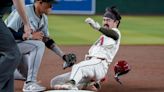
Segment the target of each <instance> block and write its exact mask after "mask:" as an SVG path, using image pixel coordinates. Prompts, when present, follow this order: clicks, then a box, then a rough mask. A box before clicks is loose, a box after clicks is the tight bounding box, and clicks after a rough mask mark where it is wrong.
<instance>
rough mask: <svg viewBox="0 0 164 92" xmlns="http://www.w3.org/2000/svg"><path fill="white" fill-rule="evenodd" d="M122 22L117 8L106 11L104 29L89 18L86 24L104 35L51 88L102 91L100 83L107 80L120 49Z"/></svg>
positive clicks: (52, 83) (52, 82) (57, 78)
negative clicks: (111, 65) (109, 68)
mask: <svg viewBox="0 0 164 92" xmlns="http://www.w3.org/2000/svg"><path fill="white" fill-rule="evenodd" d="M120 20H121V16H120V14H119V13H118V12H117V10H116V8H115V7H111V8H107V9H106V12H105V14H104V16H103V27H101V26H100V25H99V24H98V23H97V22H95V21H94V20H93V19H92V18H87V19H86V20H85V22H86V23H88V24H89V25H90V26H91V27H92V28H94V29H95V30H96V32H101V33H102V35H101V36H100V37H99V39H98V40H97V41H96V42H95V43H94V44H93V45H92V46H91V48H90V49H89V52H88V54H87V55H86V57H85V60H84V61H82V62H80V63H78V64H75V65H74V66H73V67H72V71H71V72H69V73H65V74H62V75H59V76H56V77H54V78H53V79H52V80H51V83H50V85H51V87H52V88H54V89H58V90H63V89H64V90H70V89H71V90H72V89H73V90H77V89H87V90H92V91H97V90H98V89H100V83H102V82H103V81H104V80H105V77H106V74H107V71H108V67H109V65H110V64H111V62H112V60H113V58H114V57H115V55H116V53H117V51H118V49H119V45H120V39H121V34H120V31H119V30H118V27H119V24H120Z"/></svg>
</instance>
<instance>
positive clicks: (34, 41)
mask: <svg viewBox="0 0 164 92" xmlns="http://www.w3.org/2000/svg"><path fill="white" fill-rule="evenodd" d="M55 2H56V1H54V0H35V1H34V4H31V5H27V6H26V13H27V16H28V17H29V21H30V26H31V29H32V31H33V32H32V33H31V35H30V36H29V37H28V38H27V36H26V34H24V30H23V29H24V25H23V24H22V23H23V22H22V20H21V18H20V16H19V14H18V12H17V11H16V10H14V11H13V12H12V13H11V14H10V15H9V17H8V18H7V19H6V20H5V23H6V25H7V27H8V28H9V29H10V31H11V32H12V34H13V35H14V37H15V39H16V40H17V44H18V47H19V50H20V52H21V53H22V61H21V62H20V64H19V66H18V68H17V70H16V71H15V74H14V75H15V76H14V77H15V79H24V80H26V82H25V83H24V86H23V91H28V92H29V91H30V92H36V91H44V90H45V89H46V88H45V87H43V86H41V85H39V84H38V83H37V74H38V70H39V67H40V64H41V61H42V57H43V54H44V50H45V45H46V47H48V48H49V49H51V50H52V51H54V52H55V53H56V54H57V55H58V56H60V57H61V58H62V59H63V60H64V61H65V62H64V68H67V67H71V66H72V65H73V64H74V62H73V61H76V56H75V55H74V54H72V53H70V54H65V53H64V52H62V50H60V48H59V47H58V46H57V45H56V44H55V42H54V40H53V39H51V38H49V32H48V19H47V14H48V13H49V10H50V9H51V7H52V4H53V3H55Z"/></svg>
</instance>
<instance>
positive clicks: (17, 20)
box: [5, 4, 49, 36]
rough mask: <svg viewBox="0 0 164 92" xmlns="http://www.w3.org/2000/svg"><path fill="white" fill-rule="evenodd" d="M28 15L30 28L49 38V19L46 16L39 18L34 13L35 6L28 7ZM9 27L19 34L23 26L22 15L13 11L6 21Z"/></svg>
mask: <svg viewBox="0 0 164 92" xmlns="http://www.w3.org/2000/svg"><path fill="white" fill-rule="evenodd" d="M25 9H26V14H27V16H28V18H29V22H30V26H31V29H32V31H34V32H35V31H42V32H43V33H44V35H45V36H49V32H48V18H47V16H46V15H45V14H43V15H42V17H41V18H39V17H38V16H37V15H36V14H35V11H34V5H33V4H31V5H26V7H25ZM5 23H6V25H7V27H10V28H12V29H13V30H14V31H16V32H18V30H19V28H21V27H22V26H23V22H22V20H21V17H20V15H19V14H18V12H17V11H16V10H14V11H12V13H11V14H10V15H9V16H8V18H7V19H6V20H5Z"/></svg>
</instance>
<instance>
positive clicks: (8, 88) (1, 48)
mask: <svg viewBox="0 0 164 92" xmlns="http://www.w3.org/2000/svg"><path fill="white" fill-rule="evenodd" d="M20 58H21V54H20V52H19V49H18V47H17V45H16V42H15V40H14V37H13V36H12V34H11V33H10V31H9V29H8V28H7V27H6V25H5V24H4V22H3V20H2V19H0V92H14V83H13V74H14V71H15V69H16V67H17V65H18V63H19V61H20Z"/></svg>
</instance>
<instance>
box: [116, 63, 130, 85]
mask: <svg viewBox="0 0 164 92" xmlns="http://www.w3.org/2000/svg"><path fill="white" fill-rule="evenodd" d="M129 71H130V67H129V65H128V63H127V62H126V61H125V60H120V61H118V62H116V64H115V65H114V72H115V80H116V81H117V82H119V83H120V84H122V83H121V81H120V80H119V78H118V77H119V76H121V75H124V74H127V73H128V72H129Z"/></svg>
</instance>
